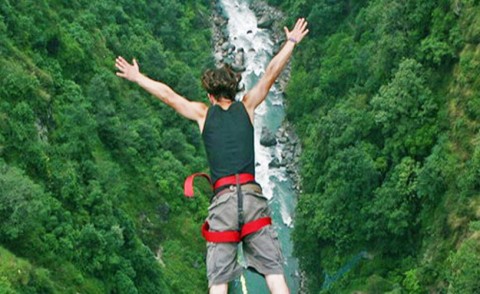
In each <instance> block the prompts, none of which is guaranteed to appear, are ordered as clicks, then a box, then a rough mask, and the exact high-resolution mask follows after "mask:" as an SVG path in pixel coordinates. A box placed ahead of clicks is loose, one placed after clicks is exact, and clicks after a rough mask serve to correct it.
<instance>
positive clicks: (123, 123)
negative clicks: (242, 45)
mask: <svg viewBox="0 0 480 294" xmlns="http://www.w3.org/2000/svg"><path fill="white" fill-rule="evenodd" d="M269 2H270V3H271V4H274V5H278V6H279V7H281V8H282V9H283V10H284V11H286V12H288V14H289V17H290V19H289V21H288V23H290V24H291V23H293V21H294V19H295V18H296V17H298V16H306V17H307V19H308V20H309V22H310V28H311V33H310V34H309V36H308V37H307V38H306V39H305V41H304V42H302V44H301V46H300V47H299V48H298V49H297V52H296V54H295V57H294V62H293V69H294V70H293V72H292V77H291V80H290V83H289V87H288V89H287V100H288V109H287V111H288V113H287V114H288V118H289V120H291V121H292V122H293V123H294V124H295V125H296V127H297V130H298V132H299V135H300V137H301V138H302V142H303V147H304V154H303V155H302V177H303V193H302V195H301V198H300V200H299V204H298V208H297V215H296V224H295V234H294V241H295V248H296V254H297V255H298V256H299V258H300V262H301V267H302V270H303V271H304V273H305V274H306V281H307V285H308V288H309V290H310V292H312V293H318V292H322V291H323V292H328V293H351V292H352V291H363V292H366V293H386V292H390V293H427V292H431V293H478V292H480V279H479V278H478V277H479V276H480V272H479V271H480V78H479V76H480V45H479V42H480V5H479V4H480V3H479V2H480V1H478V0H438V1H433V0H425V1H413V0H405V1H398V0H371V1H366V0H340V1H331V0H302V1H294V0H288V1H282V0H269ZM209 7H210V1H194V0H181V1H167V0H152V1H148V4H147V3H146V2H145V1H126V0H121V1H113V0H101V1H86V0H72V1H62V0H51V1H47V0H35V1H34V0H22V1H11V0H6V1H2V2H0V67H1V71H0V293H169V292H171V293H195V292H198V291H199V290H198V289H205V288H206V279H205V277H204V274H205V269H204V267H205V265H204V260H203V259H204V255H203V254H204V253H203V252H204V242H203V241H202V240H201V239H200V236H199V234H198V226H199V224H200V223H201V221H202V219H203V217H204V214H205V211H206V205H207V203H206V200H205V199H206V198H201V197H199V198H196V199H195V200H194V201H186V200H185V199H184V198H182V197H181V194H182V192H181V183H182V181H183V179H184V177H185V176H186V175H187V174H189V173H190V172H192V171H198V170H202V169H204V168H205V166H206V163H205V160H204V159H203V150H202V146H201V141H200V137H199V136H198V134H197V130H196V126H195V125H194V124H192V123H190V122H188V121H185V120H183V119H180V118H179V117H178V116H177V115H176V114H175V113H173V111H171V110H170V109H168V108H167V107H166V106H164V105H162V104H161V103H160V102H158V101H156V100H155V99H153V98H152V97H150V96H149V95H148V94H145V93H144V92H143V91H142V90H141V89H139V88H138V87H136V86H134V85H131V84H130V83H128V82H125V81H123V80H120V79H119V78H117V77H116V76H115V75H114V68H113V65H114V58H115V57H116V56H117V55H123V56H124V57H126V58H127V59H131V58H133V57H136V58H137V59H138V60H139V62H140V66H141V69H142V70H143V71H144V72H145V73H147V74H148V75H149V76H151V77H153V78H155V79H159V80H162V81H165V82H167V83H168V84H170V85H172V86H173V87H174V88H175V89H176V90H177V91H179V92H180V93H182V94H184V95H185V96H188V97H189V98H191V99H197V100H198V99H201V97H202V95H203V94H202V91H201V90H200V86H199V80H198V76H199V74H200V72H201V70H202V69H203V68H205V67H206V66H208V65H210V64H211V46H210V32H209V27H210V23H209V15H210V11H209ZM364 251H366V252H367V253H366V254H362V255H361V256H362V258H363V259H362V260H361V261H360V263H359V264H358V265H357V266H356V267H355V268H354V269H353V270H350V271H346V274H345V275H343V276H342V277H341V278H339V279H338V280H337V281H336V282H334V283H333V284H332V286H330V287H329V288H322V285H323V283H324V278H325V276H326V275H330V276H335V273H337V272H338V270H339V269H341V268H342V267H343V266H344V265H345V264H348V263H349V261H351V260H352V258H355V257H356V256H359V253H360V252H364ZM185 277H188V282H185Z"/></svg>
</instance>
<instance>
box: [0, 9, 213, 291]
mask: <svg viewBox="0 0 480 294" xmlns="http://www.w3.org/2000/svg"><path fill="white" fill-rule="evenodd" d="M209 15H210V2H209V1H194V0H182V1H169V0H154V1H125V0H121V1H113V0H100V1H86V0H69V1H63V0H51V1H47V0H22V1H16V0H13V1H12V0H2V1H0V68H1V71H0V293H195V292H198V291H201V290H199V289H206V278H205V269H204V267H205V265H204V261H203V260H204V246H205V245H204V242H203V240H202V239H201V238H200V236H199V235H200V234H199V226H200V223H201V221H202V219H203V217H204V216H205V215H204V214H205V213H206V205H207V200H206V198H204V197H198V198H197V199H195V200H193V201H186V200H184V198H183V197H182V182H183V179H184V177H185V176H186V175H187V174H189V173H190V172H193V171H199V170H202V169H205V167H206V163H205V160H204V159H203V149H202V146H201V141H200V137H199V136H198V134H197V133H198V131H197V127H196V125H195V124H193V123H191V122H188V121H186V120H184V119H181V118H180V117H179V116H177V115H176V114H175V113H174V112H173V111H171V110H170V109H168V107H166V106H164V105H163V104H162V103H161V102H159V101H157V100H156V99H154V98H152V97H151V96H149V95H148V94H146V93H144V92H143V91H142V90H141V89H140V88H139V87H137V86H135V85H133V84H130V83H129V82H126V81H124V80H121V79H120V78H118V77H116V76H115V70H114V60H115V57H116V56H118V55H122V56H124V57H126V58H127V59H129V60H131V59H132V58H134V57H135V58H137V60H138V61H139V63H140V66H141V69H142V71H143V72H145V73H146V74H147V75H149V76H151V77H153V78H155V79H159V80H162V81H165V82H167V83H169V84H170V85H172V86H173V87H174V88H175V89H176V90H177V91H179V92H180V93H182V94H184V95H186V96H188V97H189V98H191V99H194V100H199V99H201V97H202V96H203V95H204V94H203V93H202V91H201V90H200V82H199V78H198V77H199V75H200V72H201V71H202V70H203V68H205V67H206V66H207V65H209V64H210V63H212V57H211V55H212V54H211V41H210V39H211V36H210V30H209V28H210V23H209ZM156 257H157V258H156ZM157 259H158V261H157ZM185 277H188V283H185Z"/></svg>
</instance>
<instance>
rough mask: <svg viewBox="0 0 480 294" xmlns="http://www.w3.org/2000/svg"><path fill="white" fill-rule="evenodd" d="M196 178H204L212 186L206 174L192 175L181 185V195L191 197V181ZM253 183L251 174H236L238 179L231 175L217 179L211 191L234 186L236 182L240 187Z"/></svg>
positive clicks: (253, 178) (253, 177)
mask: <svg viewBox="0 0 480 294" xmlns="http://www.w3.org/2000/svg"><path fill="white" fill-rule="evenodd" d="M196 177H204V178H206V179H207V180H208V181H209V182H210V185H212V180H211V178H210V176H209V175H208V174H206V173H194V174H192V175H189V176H188V177H187V178H186V179H185V182H184V183H183V194H185V197H193V194H194V193H193V180H194V179H195V178H196ZM237 180H238V181H237ZM254 181H255V176H254V175H252V174H247V173H244V174H238V179H237V175H231V176H226V177H223V178H220V179H218V180H217V181H216V182H215V184H213V185H212V186H213V189H214V190H217V189H218V188H221V187H223V186H226V185H236V184H237V182H238V183H239V184H240V185H243V184H246V183H250V182H254Z"/></svg>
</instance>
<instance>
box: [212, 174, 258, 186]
mask: <svg viewBox="0 0 480 294" xmlns="http://www.w3.org/2000/svg"><path fill="white" fill-rule="evenodd" d="M253 181H255V176H254V175H252V174H246V173H245V174H236V175H231V176H226V177H223V178H220V179H218V180H217V181H216V182H215V184H214V185H213V188H214V189H215V190H217V189H218V188H220V187H222V186H226V185H236V184H240V185H243V184H246V183H249V182H253Z"/></svg>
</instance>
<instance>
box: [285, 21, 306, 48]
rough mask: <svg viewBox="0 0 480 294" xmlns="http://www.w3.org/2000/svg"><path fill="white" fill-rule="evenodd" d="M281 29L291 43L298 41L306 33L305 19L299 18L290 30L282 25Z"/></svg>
mask: <svg viewBox="0 0 480 294" xmlns="http://www.w3.org/2000/svg"><path fill="white" fill-rule="evenodd" d="M283 29H284V30H285V35H286V36H287V40H289V41H292V42H293V43H300V41H302V39H303V37H305V35H306V34H308V29H307V21H306V20H305V18H299V19H298V20H297V23H296V24H295V26H294V27H293V30H292V31H289V30H288V28H287V27H283Z"/></svg>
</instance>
